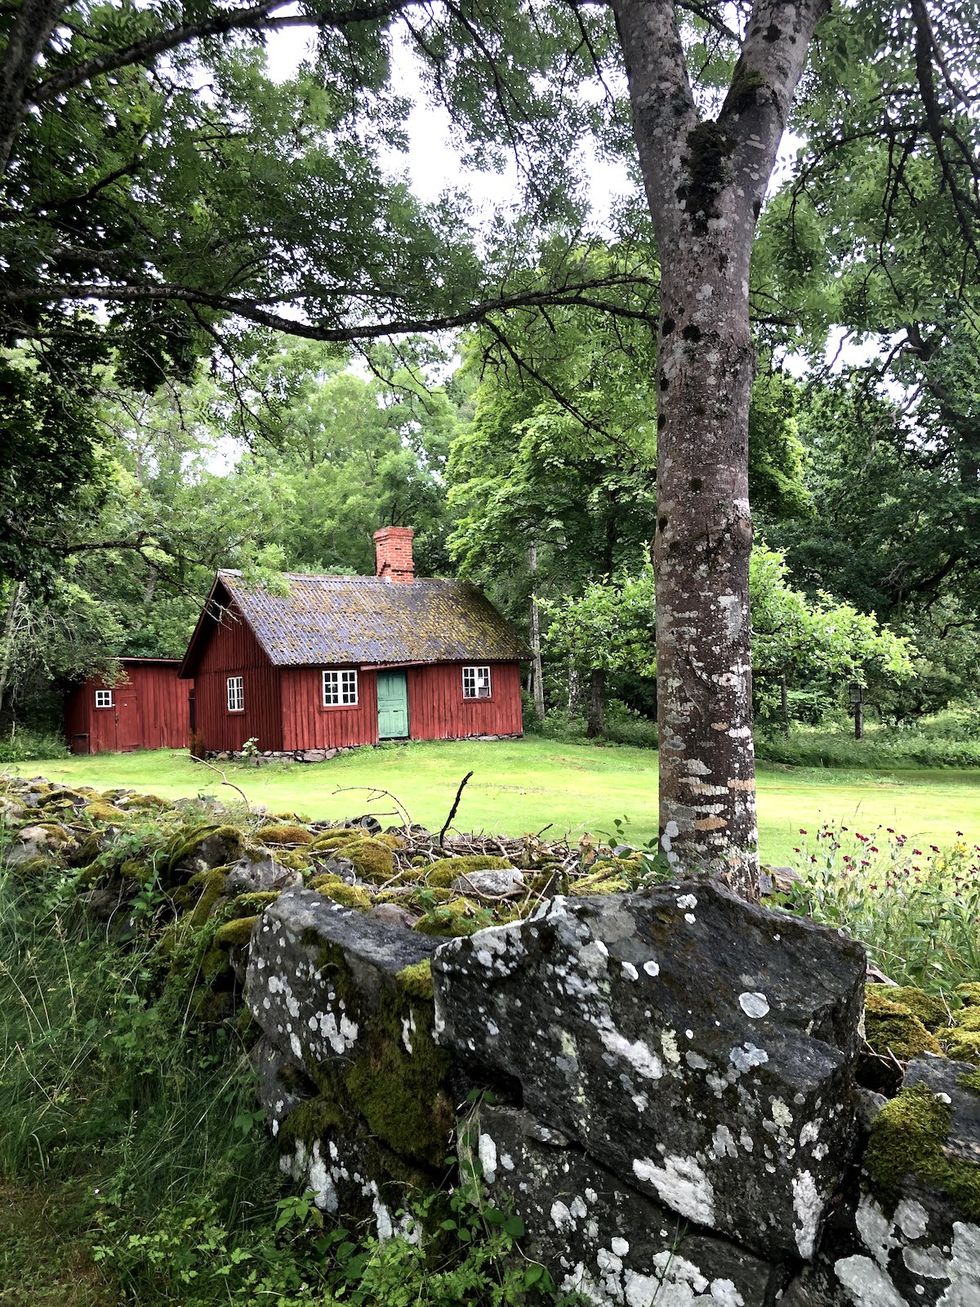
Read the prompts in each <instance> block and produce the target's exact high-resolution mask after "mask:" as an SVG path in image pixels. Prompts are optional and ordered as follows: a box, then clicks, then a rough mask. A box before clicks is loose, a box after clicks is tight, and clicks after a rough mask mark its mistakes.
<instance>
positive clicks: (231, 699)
mask: <svg viewBox="0 0 980 1307" xmlns="http://www.w3.org/2000/svg"><path fill="white" fill-rule="evenodd" d="M412 536H413V532H412V531H411V530H410V529H408V528H406V527H387V528H385V529H384V530H382V531H377V532H376V533H375V536H374V540H375V547H376V551H377V575H376V576H371V577H368V576H306V575H298V574H293V573H289V574H287V575H285V576H284V577H283V582H284V585H283V593H281V594H277V593H273V591H271V590H269V589H265V588H262V587H256V586H250V585H246V584H245V583H244V582H243V580H242V577H241V574H240V573H238V572H233V571H221V572H219V573H218V575H217V578H216V579H215V582H214V586H213V588H212V590H211V594H210V595H209V597H208V601H207V603H206V604H205V606H204V610H203V612H202V614H201V617H200V619H199V621H198V624H197V629H196V630H195V632H194V635H193V636H192V638H191V642H190V644H189V646H188V648H187V653H186V655H185V656H184V662H183V664H182V666H181V670H180V674H181V676H182V677H185V678H190V677H193V678H194V681H195V700H194V712H193V729H194V737H195V743H196V747H198V748H201V749H205V750H207V751H209V752H220V751H225V750H229V751H233V752H234V751H237V750H240V749H241V747H242V745H243V744H244V743H245V742H246V741H247V740H251V739H254V740H255V741H256V744H257V747H258V748H259V749H260V750H262V751H263V752H265V751H269V752H272V753H287V754H296V755H301V756H303V755H309V754H313V755H314V756H316V755H317V754H320V753H321V752H322V751H325V750H330V749H337V748H343V747H346V746H349V745H355V744H376V743H377V742H378V741H379V740H401V739H413V740H439V739H461V738H465V737H467V736H474V735H519V734H520V733H521V730H522V720H521V675H520V670H521V669H520V663H521V660H522V659H524V658H526V657H527V650H526V649H525V647H524V645H523V643H522V641H521V640H520V638H519V637H518V635H517V633H516V632H515V631H514V629H513V627H511V625H510V624H509V623H508V622H507V621H505V619H504V618H503V617H502V616H501V615H500V613H498V612H497V610H496V609H495V608H494V607H493V605H492V604H490V602H489V601H488V600H487V599H486V598H485V597H484V596H483V595H482V594H481V593H480V591H479V590H477V589H476V587H475V586H472V585H469V584H466V583H465V582H461V581H441V580H419V579H416V577H415V569H414V565H413V562H412Z"/></svg>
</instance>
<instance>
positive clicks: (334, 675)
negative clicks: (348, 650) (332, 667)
mask: <svg viewBox="0 0 980 1307" xmlns="http://www.w3.org/2000/svg"><path fill="white" fill-rule="evenodd" d="M356 703H357V672H355V671H353V670H350V671H343V672H324V673H323V706H324V708H336V707H344V706H350V705H352V704H356Z"/></svg>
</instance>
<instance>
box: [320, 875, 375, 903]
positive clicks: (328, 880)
mask: <svg viewBox="0 0 980 1307" xmlns="http://www.w3.org/2000/svg"><path fill="white" fill-rule="evenodd" d="M310 889H313V890H316V892H317V893H318V894H322V895H323V897H324V898H327V899H330V901H331V902H332V903H340V904H342V905H343V906H344V907H345V908H356V909H357V911H358V912H367V911H368V910H369V909H370V907H371V896H370V894H368V892H367V890H366V889H362V887H361V886H360V885H348V884H347V883H346V882H345V881H342V880H341V879H340V877H339V876H314V877H313V879H312V880H311V881H310Z"/></svg>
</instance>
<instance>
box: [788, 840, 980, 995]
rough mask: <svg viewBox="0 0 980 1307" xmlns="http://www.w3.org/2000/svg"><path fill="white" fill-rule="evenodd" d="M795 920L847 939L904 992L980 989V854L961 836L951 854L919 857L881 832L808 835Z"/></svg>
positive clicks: (792, 894)
mask: <svg viewBox="0 0 980 1307" xmlns="http://www.w3.org/2000/svg"><path fill="white" fill-rule="evenodd" d="M795 852H796V868H797V870H798V871H799V874H800V879H799V881H797V882H796V883H795V884H794V885H793V887H792V889H791V890H790V891H789V892H788V893H787V894H785V895H783V896H782V901H783V904H784V906H785V907H786V908H788V909H789V910H790V911H792V912H796V913H800V914H803V915H805V916H808V917H812V918H813V920H814V921H819V922H822V923H823V924H824V925H828V926H837V927H839V928H841V929H843V930H846V931H847V933H848V934H849V935H852V936H854V938H855V939H859V940H861V941H862V942H863V943H865V944H866V945H867V946H868V952H869V955H870V957H871V960H872V961H873V962H874V963H876V965H877V966H878V967H880V968H881V970H882V971H884V972H885V973H886V975H888V976H890V977H891V979H893V980H896V981H898V982H899V983H900V984H903V985H918V986H919V987H920V988H922V989H925V990H928V991H930V992H934V993H947V994H948V993H950V992H951V991H952V990H953V989H955V988H956V986H957V985H960V984H965V983H968V982H971V981H976V980H980V925H978V923H980V845H976V844H974V845H970V844H968V843H967V842H966V841H965V840H964V838H963V835H962V832H957V834H956V838H955V840H954V842H953V843H952V844H951V845H949V847H948V848H946V849H941V848H939V846H938V845H935V844H931V845H927V846H924V847H922V848H919V847H917V846H916V845H915V844H914V843H913V841H911V840H910V839H908V838H907V837H906V836H905V835H902V834H900V833H898V832H897V831H895V830H893V829H891V828H890V827H881V826H878V827H876V828H875V830H874V831H872V832H870V833H868V834H865V833H864V832H861V831H856V830H852V829H849V828H848V827H847V826H830V825H828V826H823V827H821V828H820V829H819V830H817V831H814V832H812V833H811V832H809V831H806V830H801V831H800V843H799V845H798V847H797V848H796V850H795Z"/></svg>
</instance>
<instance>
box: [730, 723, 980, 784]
mask: <svg viewBox="0 0 980 1307" xmlns="http://www.w3.org/2000/svg"><path fill="white" fill-rule="evenodd" d="M756 755H757V756H758V757H759V758H764V759H766V761H768V762H779V763H785V764H788V765H789V766H793V767H829V768H833V769H842V770H845V769H849V768H850V769H854V768H858V769H863V770H865V771H874V770H883V769H891V768H898V769H901V768H931V767H980V726H978V725H977V722H976V718H975V715H973V716H972V717H968V715H967V714H962V715H960V716H957V717H955V718H950V717H949V716H948V715H947V717H946V718H945V719H937V720H936V721H935V722H926V723H923V724H922V725H920V726H914V727H905V728H902V729H887V728H885V727H880V726H869V727H868V728H867V729H866V731H865V734H864V738H863V739H861V740H855V738H854V731H853V728H850V727H847V726H841V727H838V728H837V729H836V730H834V729H831V730H827V729H819V728H816V729H815V728H807V727H796V728H795V729H794V730H793V731H792V732H791V734H789V735H782V734H763V735H762V736H761V737H760V738H759V739H758V740H757V741H756Z"/></svg>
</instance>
